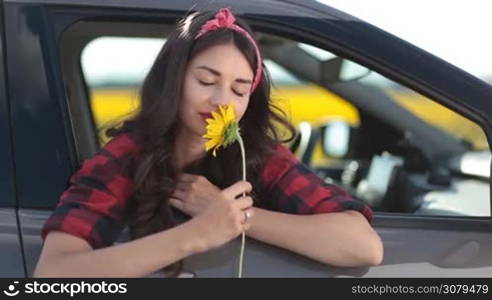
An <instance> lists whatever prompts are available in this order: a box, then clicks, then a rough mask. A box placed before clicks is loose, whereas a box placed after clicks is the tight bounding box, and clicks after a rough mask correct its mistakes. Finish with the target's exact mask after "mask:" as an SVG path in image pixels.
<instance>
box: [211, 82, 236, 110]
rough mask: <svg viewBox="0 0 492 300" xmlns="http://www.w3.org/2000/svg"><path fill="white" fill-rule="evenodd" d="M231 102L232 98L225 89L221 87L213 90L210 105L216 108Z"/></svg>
mask: <svg viewBox="0 0 492 300" xmlns="http://www.w3.org/2000/svg"><path fill="white" fill-rule="evenodd" d="M231 100H232V96H231V95H230V93H229V91H228V90H227V88H226V87H224V86H222V87H218V88H217V89H215V91H214V93H213V95H212V96H211V97H210V104H211V105H213V106H214V107H217V106H219V105H227V104H229V102H231Z"/></svg>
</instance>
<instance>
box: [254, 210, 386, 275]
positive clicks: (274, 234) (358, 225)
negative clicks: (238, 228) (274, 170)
mask: <svg viewBox="0 0 492 300" xmlns="http://www.w3.org/2000/svg"><path fill="white" fill-rule="evenodd" d="M254 210H255V212H254V218H252V220H251V228H250V229H249V230H248V231H247V232H246V233H247V235H248V236H249V237H251V238H254V239H257V240H259V241H262V242H265V243H269V244H272V245H275V246H278V247H281V248H285V249H288V250H291V251H293V252H296V253H298V254H301V255H304V256H307V257H310V258H312V259H314V260H317V261H320V262H323V263H326V264H331V265H335V266H342V267H354V266H362V265H378V264H380V263H381V260H382V255H383V247H382V243H381V240H380V238H379V236H378V235H377V233H376V232H375V231H374V230H373V229H372V228H371V226H370V225H369V223H368V222H367V221H366V220H365V218H364V217H363V216H362V215H361V214H360V213H358V212H355V211H347V212H341V213H327V214H317V215H291V214H285V213H279V212H273V211H268V210H264V209H260V208H254Z"/></svg>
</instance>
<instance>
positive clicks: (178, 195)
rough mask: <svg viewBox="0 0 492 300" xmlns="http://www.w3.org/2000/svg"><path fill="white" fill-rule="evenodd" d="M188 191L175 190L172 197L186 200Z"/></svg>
mask: <svg viewBox="0 0 492 300" xmlns="http://www.w3.org/2000/svg"><path fill="white" fill-rule="evenodd" d="M187 195H188V193H186V192H184V191H182V190H174V192H173V194H172V195H171V197H172V198H176V199H178V200H181V201H183V200H186V198H187Z"/></svg>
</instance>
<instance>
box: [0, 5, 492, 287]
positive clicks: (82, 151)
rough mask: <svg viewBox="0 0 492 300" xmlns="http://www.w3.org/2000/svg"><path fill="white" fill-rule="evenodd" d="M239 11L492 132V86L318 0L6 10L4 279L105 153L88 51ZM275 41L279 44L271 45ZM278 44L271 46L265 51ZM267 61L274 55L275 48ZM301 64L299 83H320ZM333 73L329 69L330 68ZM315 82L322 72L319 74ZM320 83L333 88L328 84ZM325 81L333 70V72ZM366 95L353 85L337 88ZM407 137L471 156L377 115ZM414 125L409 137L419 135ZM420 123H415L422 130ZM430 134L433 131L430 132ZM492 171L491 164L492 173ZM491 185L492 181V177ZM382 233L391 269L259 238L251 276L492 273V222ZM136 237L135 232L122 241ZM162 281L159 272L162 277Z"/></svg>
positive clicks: (199, 268)
mask: <svg viewBox="0 0 492 300" xmlns="http://www.w3.org/2000/svg"><path fill="white" fill-rule="evenodd" d="M225 5H230V6H232V8H233V9H234V10H235V12H236V13H237V14H238V15H240V16H242V17H244V18H245V19H247V20H248V21H249V22H250V24H251V25H252V27H253V28H254V29H255V30H256V31H257V32H261V33H264V34H265V35H269V34H273V35H278V36H285V37H289V38H291V39H293V40H297V41H300V42H304V43H309V44H312V45H316V46H318V47H320V48H324V49H328V50H330V51H332V52H333V53H336V54H337V55H340V56H341V57H345V58H348V59H351V60H353V61H355V62H358V63H360V64H361V65H365V66H367V67H369V68H371V69H373V70H376V71H378V72H380V73H381V74H384V75H385V76H387V77H389V78H392V79H393V80H395V81H398V82H400V83H402V84H405V85H406V86H408V87H411V88H412V89H414V90H416V91H419V92H420V93H422V94H424V95H427V96H429V97H431V98H432V99H434V100H435V101H437V102H439V103H441V104H443V105H445V106H447V107H449V108H451V109H453V110H455V111H457V112H459V113H460V114H462V115H463V116H466V117H467V118H469V119H471V120H473V121H475V122H476V123H478V124H479V125H481V126H482V128H483V129H484V130H485V132H486V134H487V136H490V133H491V132H492V101H490V100H491V95H492V87H491V86H490V85H488V84H487V83H485V82H483V81H481V80H479V79H477V78H475V77H473V76H471V75H469V74H467V73H465V72H463V71H461V70H459V69H458V68H456V67H454V66H452V65H450V64H448V63H446V62H444V61H442V60H440V59H439V58H437V57H434V56H433V55H431V54H429V53H426V52H424V51H422V50H420V49H418V48H416V47H414V46H412V45H410V44H408V43H406V42H404V41H402V40H400V39H398V38H397V37H394V36H392V35H390V34H388V33H385V32H384V31H381V30H379V29H377V28H375V27H373V26H371V25H370V24H367V23H365V22H363V21H361V20H358V19H356V18H353V17H351V16H349V15H346V14H344V13H342V12H339V11H337V10H335V9H332V8H330V7H328V6H326V5H323V4H320V3H317V2H314V1H287V0H283V1H271V0H268V1H214V2H213V3H205V2H202V1H189V0H183V1H150V0H125V1H89V0H70V1H68V0H39V1H34V0H31V1H29V0H4V1H2V2H1V15H0V18H1V19H2V22H1V24H3V25H1V26H2V28H1V29H2V30H1V33H2V39H1V47H0V49H1V55H2V60H1V61H0V64H1V66H0V140H1V141H2V143H1V144H0V165H2V168H0V207H1V208H0V265H1V266H2V268H0V276H3V277H29V276H31V275H32V272H33V270H34V267H35V264H36V262H37V259H38V257H39V253H40V250H41V247H42V240H41V238H40V229H41V227H42V225H43V223H44V222H45V220H46V219H47V217H48V216H49V215H50V213H51V211H52V209H53V207H54V206H55V205H56V203H57V201H58V199H59V196H60V193H61V192H62V191H63V190H64V189H65V188H66V186H67V181H68V178H69V176H70V175H71V174H72V173H73V172H74V171H76V170H77V168H78V167H79V166H80V163H81V162H82V161H83V160H84V159H87V158H89V157H90V156H91V155H93V154H94V153H95V151H97V149H98V143H97V138H96V136H95V133H94V132H95V129H94V123H93V121H92V120H91V119H90V111H89V109H88V105H87V100H86V99H87V90H86V87H85V83H84V81H83V77H82V76H81V70H80V65H79V58H80V49H81V48H82V46H83V45H85V44H87V42H88V41H90V40H92V39H94V38H95V37H97V36H101V35H122V36H125V35H134V36H161V35H162V33H163V32H165V31H166V30H167V29H166V28H168V27H169V26H168V27H166V26H164V25H165V24H167V25H172V24H174V23H175V21H176V19H177V18H178V17H180V16H182V15H183V14H185V13H186V12H188V11H189V10H190V8H193V9H212V8H217V7H222V6H225ZM265 41H268V39H266V40H265ZM262 46H264V47H265V48H268V45H267V44H265V43H264V44H262ZM270 50H271V52H270V53H269V52H268V51H269V50H268V49H266V50H265V52H266V53H267V55H270V56H275V48H274V47H272V48H271V49H270ZM304 67H306V68H308V67H309V66H307V65H306V66H297V67H296V66H295V65H292V66H291V68H292V70H295V71H296V72H297V73H298V75H300V76H303V73H304V76H307V77H309V76H315V75H312V74H314V73H310V72H309V69H306V70H304V71H303V68H304ZM321 73H323V72H321ZM309 74H311V75H309ZM322 75H323V74H318V75H316V76H317V77H316V76H315V77H316V78H314V77H313V78H311V79H312V80H315V81H316V80H317V81H319V83H320V84H323V83H324V81H323V80H324V79H326V77H323V76H322ZM325 75H326V74H325ZM325 83H326V86H329V87H330V88H331V90H332V91H333V92H335V93H338V94H340V95H343V97H344V98H346V99H349V100H350V99H352V98H353V99H354V101H357V100H356V99H359V103H358V105H359V106H360V108H361V109H362V110H366V111H371V109H373V110H374V111H375V112H376V111H379V110H377V109H374V108H371V107H370V105H371V104H370V103H371V102H370V101H366V102H364V101H360V100H361V99H360V97H358V96H357V95H356V94H357V92H358V89H362V88H363V87H362V86H357V85H356V84H354V83H347V84H336V85H330V82H329V80H326V82H325ZM373 116H374V117H375V118H378V119H379V120H381V122H383V121H384V122H385V123H386V124H387V125H388V126H390V127H391V128H393V129H394V130H395V132H396V131H398V130H399V127H401V126H403V127H405V130H410V131H411V132H413V133H414V136H415V138H416V142H417V143H416V144H418V145H425V146H422V149H421V151H422V152H423V153H424V155H426V156H428V157H429V158H430V160H431V161H435V160H436V159H437V158H438V153H437V152H438V151H436V149H446V151H447V153H448V154H449V155H452V156H458V157H459V156H460V155H463V154H464V153H466V152H467V148H466V147H465V146H463V145H462V144H460V143H456V142H453V141H452V140H451V139H448V138H447V137H442V138H438V141H436V140H435V137H437V136H443V135H442V134H440V133H435V132H432V131H433V129H430V130H422V129H419V128H418V127H419V126H425V125H422V124H420V123H418V121H416V123H415V122H412V120H408V119H398V118H396V119H395V118H394V116H392V114H385V113H382V112H380V111H379V112H378V113H375V114H374V115H373ZM409 126H410V129H409ZM412 126H413V127H412ZM425 128H426V129H428V128H430V127H425ZM489 140H490V138H489ZM488 169H490V163H489V166H488ZM487 184H488V185H489V184H490V182H489V179H487ZM374 227H375V229H376V230H377V232H378V233H379V234H380V236H381V237H382V240H383V243H384V250H385V255H384V261H383V263H382V264H381V265H380V266H376V267H371V268H365V267H363V268H337V267H333V266H327V265H323V264H319V263H317V262H314V261H312V260H309V259H307V258H304V257H301V256H299V255H296V254H293V253H291V252H289V251H286V250H283V249H278V248H276V247H272V246H270V245H266V244H263V243H261V242H257V241H253V240H248V242H247V244H246V253H245V265H244V275H245V276H247V277H344V276H349V277H351V276H354V277H406V276H409V277H429V276H430V277H433V276H436V277H489V276H491V275H492V222H491V218H490V214H489V215H488V216H486V217H470V216H433V215H429V216H423V215H415V214H408V213H377V214H376V215H375V218H374ZM126 239H127V235H126V231H125V232H123V233H122V236H121V237H120V239H119V241H118V242H124V241H125V240H126ZM238 254H239V240H234V241H232V242H230V243H228V244H226V245H224V246H223V247H221V248H219V249H216V250H213V251H209V252H207V253H203V254H200V255H196V256H193V257H190V258H187V259H186V260H185V273H183V276H195V277H234V276H235V274H236V272H237V262H238ZM154 276H159V275H158V274H155V275H154Z"/></svg>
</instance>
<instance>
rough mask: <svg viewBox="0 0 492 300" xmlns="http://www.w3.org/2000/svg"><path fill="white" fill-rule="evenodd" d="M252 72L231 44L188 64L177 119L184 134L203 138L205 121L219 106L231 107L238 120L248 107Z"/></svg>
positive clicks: (219, 47)
mask: <svg viewBox="0 0 492 300" xmlns="http://www.w3.org/2000/svg"><path fill="white" fill-rule="evenodd" d="M253 76H254V74H253V70H252V69H251V67H250V66H249V63H248V61H247V59H246V57H245V56H244V55H243V54H242V52H241V51H239V50H238V49H237V48H236V46H235V45H234V44H232V43H230V44H229V43H228V44H224V45H217V46H212V47H210V48H208V49H206V50H204V51H202V52H201V53H199V54H198V55H196V56H195V57H194V58H193V59H192V60H191V61H190V62H189V64H188V67H187V70H186V74H185V79H184V85H183V98H182V100H181V103H180V107H179V118H180V122H181V127H182V129H184V130H185V132H186V133H188V134H192V135H196V136H200V137H201V136H202V135H203V134H205V127H206V125H207V123H206V121H205V119H207V118H210V117H211V112H212V111H215V110H217V109H218V106H219V105H227V104H229V103H234V109H235V111H236V116H237V117H238V120H240V119H241V117H242V116H243V115H244V112H245V111H246V108H247V107H248V103H249V96H250V90H251V84H252V81H253Z"/></svg>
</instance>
